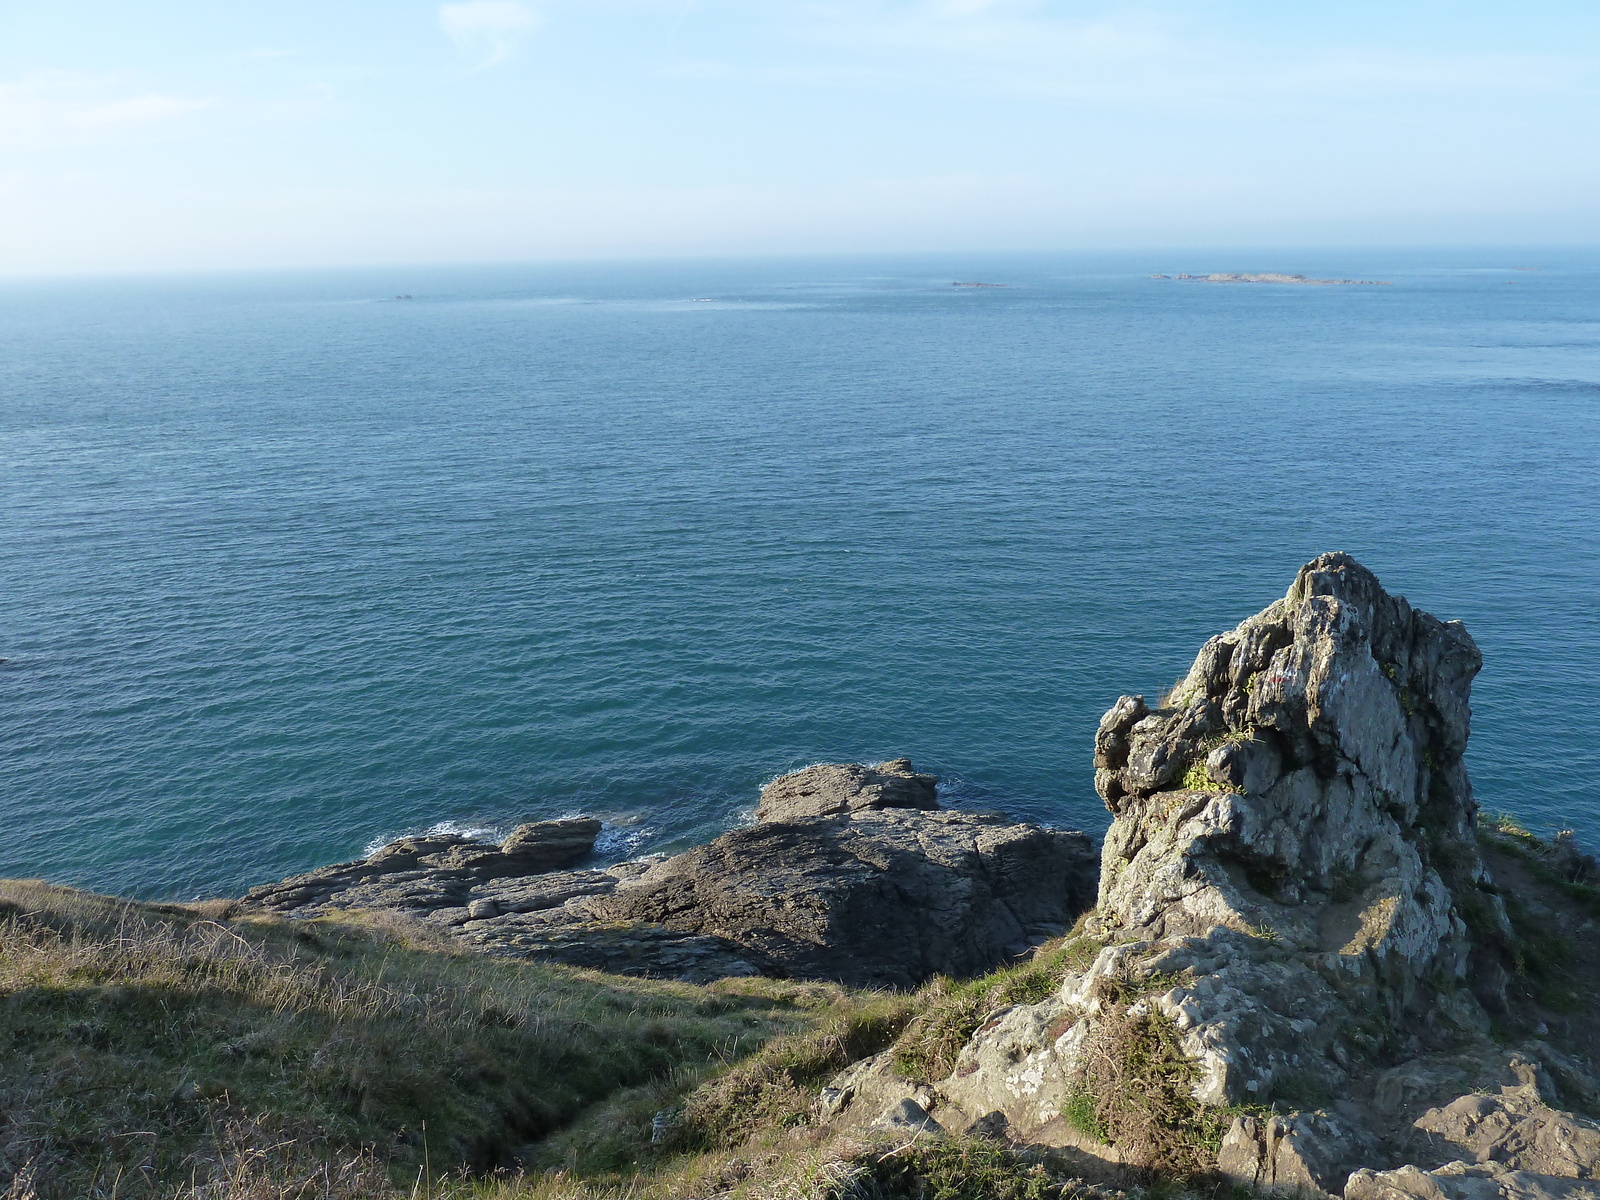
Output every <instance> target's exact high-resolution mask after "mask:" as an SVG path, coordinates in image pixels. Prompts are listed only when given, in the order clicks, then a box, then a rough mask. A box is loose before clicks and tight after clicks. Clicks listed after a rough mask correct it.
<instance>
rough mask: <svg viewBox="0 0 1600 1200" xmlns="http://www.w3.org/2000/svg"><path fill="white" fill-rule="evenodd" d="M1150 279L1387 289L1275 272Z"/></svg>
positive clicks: (1381, 282)
mask: <svg viewBox="0 0 1600 1200" xmlns="http://www.w3.org/2000/svg"><path fill="white" fill-rule="evenodd" d="M1150 278H1151V279H1168V278H1171V279H1184V280H1188V281H1189V282H1191V283H1302V284H1309V285H1311V286H1313V287H1345V286H1348V287H1388V286H1389V281H1388V280H1387V279H1308V278H1307V277H1306V276H1304V275H1284V274H1281V273H1279V272H1277V271H1259V272H1242V271H1220V272H1216V273H1214V274H1211V275H1172V276H1167V275H1152V276H1150Z"/></svg>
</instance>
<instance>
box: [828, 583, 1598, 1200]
mask: <svg viewBox="0 0 1600 1200" xmlns="http://www.w3.org/2000/svg"><path fill="white" fill-rule="evenodd" d="M1480 663H1481V659H1480V656H1479V652H1478V649H1477V647H1476V645H1474V643H1473V640H1472V638H1471V637H1470V636H1469V635H1468V633H1467V631H1466V629H1465V628H1464V627H1463V626H1462V625H1461V623H1460V622H1457V621H1450V622H1445V621H1440V620H1438V619H1437V618H1435V617H1433V616H1430V615H1429V614H1427V613H1425V612H1421V611H1418V610H1415V609H1413V608H1412V607H1411V606H1410V605H1409V604H1408V603H1407V602H1406V601H1405V600H1404V599H1403V598H1401V597H1398V596H1392V595H1390V594H1389V593H1387V592H1385V591H1384V590H1383V588H1382V587H1381V586H1380V585H1379V582H1378V580H1377V578H1376V577H1375V576H1374V575H1373V574H1372V573H1371V572H1370V571H1368V570H1366V569H1365V568H1364V567H1362V566H1360V565H1359V564H1358V563H1356V562H1355V560H1353V559H1352V558H1350V556H1348V555H1346V554H1326V555H1323V556H1322V557H1320V558H1318V559H1316V560H1315V561H1313V562H1311V563H1309V564H1307V565H1306V566H1305V567H1304V568H1302V569H1301V571H1300V572H1299V574H1298V576H1297V577H1296V579H1295V581H1294V584H1293V586H1292V587H1291V588H1290V589H1289V592H1288V594H1287V595H1286V596H1285V597H1284V598H1283V599H1282V600H1280V601H1278V602H1276V603H1274V604H1272V605H1271V606H1269V607H1268V608H1267V609H1266V610H1264V611H1263V612H1261V613H1260V614H1258V615H1257V616H1254V617H1252V618H1250V619H1249V620H1247V621H1245V622H1243V623H1242V624H1241V625H1239V626H1238V627H1237V628H1236V629H1234V630H1232V631H1230V632H1228V633H1224V634H1222V635H1220V636H1218V637H1215V638H1212V639H1211V640H1210V641H1208V642H1207V643H1206V644H1205V645H1204V646H1203V647H1202V648H1201V650H1200V653H1199V654H1198V656H1197V657H1196V659H1195V661H1194V665H1193V666H1192V667H1191V669H1190V670H1189V672H1188V674H1187V675H1186V676H1185V677H1184V678H1183V679H1182V680H1181V681H1179V683H1178V684H1177V685H1176V686H1175V687H1174V688H1173V690H1172V692H1171V693H1170V694H1169V695H1168V696H1166V697H1165V698H1164V699H1163V701H1162V702H1161V703H1159V704H1157V705H1156V706H1155V707H1153V708H1152V707H1151V706H1150V705H1148V704H1147V702H1146V701H1145V700H1144V698H1143V697H1140V696H1123V697H1122V698H1120V699H1119V700H1118V701H1117V702H1116V703H1115V704H1114V705H1112V707H1111V708H1110V710H1109V711H1108V712H1107V713H1106V714H1105V717H1104V718H1103V719H1102V720H1101V722H1100V727H1099V731H1098V733H1097V735H1096V739H1095V767H1096V785H1097V787H1098V789H1099V791H1100V794H1101V796H1102V797H1104V799H1105V801H1106V805H1107V807H1108V808H1109V809H1110V810H1111V812H1112V813H1113V816H1114V820H1113V822H1112V825H1111V829H1110V831H1109V833H1108V834H1107V835H1106V839H1105V843H1104V846H1103V850H1102V858H1101V872H1100V884H1099V904H1098V908H1097V910H1096V911H1095V913H1094V915H1093V916H1092V917H1090V918H1089V919H1088V920H1087V921H1086V922H1085V924H1084V926H1083V929H1082V932H1081V934H1080V935H1079V936H1078V937H1077V938H1076V939H1075V940H1074V941H1073V942H1069V943H1068V945H1067V947H1066V953H1067V957H1066V959H1065V961H1066V962H1067V963H1069V964H1073V965H1069V966H1067V967H1064V968H1063V971H1064V976H1065V977H1064V979H1063V982H1062V983H1061V985H1060V988H1059V990H1057V991H1056V992H1055V994H1054V995H1052V996H1051V997H1049V998H1048V999H1045V1000H1043V1001H1042V1002H1040V1003H1032V1004H1019V1005H1016V1006H1014V1007H1010V1008H1006V1009H1003V1010H1001V1011H1000V1012H998V1013H996V1014H995V1015H993V1016H992V1017H990V1018H989V1019H988V1020H987V1021H986V1022H985V1023H984V1024H983V1025H982V1026H981V1027H980V1028H979V1029H978V1030H977V1032H976V1033H975V1034H973V1035H972V1036H971V1038H970V1040H968V1041H967V1043H966V1044H965V1046H964V1047H962V1048H961V1049H960V1051H959V1053H958V1054H956V1055H955V1057H954V1058H953V1059H951V1060H949V1061H952V1062H953V1064H954V1069H953V1070H952V1071H951V1072H950V1074H949V1075H948V1077H946V1078H944V1079H942V1080H913V1079H908V1078H903V1077H901V1076H899V1075H898V1069H897V1068H896V1067H895V1065H894V1063H895V1061H896V1060H893V1059H892V1058H890V1057H886V1056H879V1058H878V1059H874V1060H865V1061H864V1062H862V1063H860V1064H857V1065H856V1066H854V1067H852V1068H851V1069H850V1071H848V1072H846V1073H845V1074H844V1075H841V1076H840V1077H839V1078H838V1079H836V1080H835V1081H834V1082H833V1084H832V1085H830V1090H829V1091H828V1092H825V1093H824V1094H825V1096H828V1097H829V1098H830V1103H832V1105H833V1106H834V1108H835V1109H836V1110H837V1112H838V1114H839V1115H837V1116H835V1117H833V1118H832V1119H833V1120H836V1121H846V1122H848V1121H852V1120H853V1121H855V1122H856V1123H858V1124H860V1123H864V1122H866V1121H870V1120H871V1119H872V1118H873V1117H874V1116H875V1115H876V1112H877V1111H878V1110H880V1109H882V1108H883V1106H884V1105H886V1104H892V1103H893V1102H895V1100H896V1099H897V1098H898V1097H899V1096H901V1095H911V1096H914V1097H916V1098H917V1101H918V1103H919V1104H921V1105H923V1107H924V1108H926V1109H928V1111H930V1112H931V1113H932V1114H933V1115H934V1117H935V1118H936V1119H937V1120H938V1121H939V1122H941V1123H942V1124H943V1125H944V1126H945V1127H946V1128H960V1127H966V1126H967V1125H968V1124H969V1123H971V1122H975V1121H978V1120H993V1121H995V1122H996V1123H999V1124H1003V1125H1004V1126H1005V1127H1006V1128H1007V1129H1008V1130H1010V1131H1011V1135H1012V1136H1015V1137H1017V1138H1020V1139H1022V1140H1026V1141H1035V1142H1046V1143H1051V1144H1056V1145H1061V1144H1068V1145H1073V1146H1076V1147H1078V1148H1079V1149H1080V1150H1083V1151H1085V1152H1087V1153H1090V1154H1094V1155H1096V1156H1098V1157H1100V1158H1103V1159H1106V1160H1109V1161H1110V1162H1113V1163H1123V1164H1134V1165H1143V1166H1154V1167H1161V1168H1166V1169H1171V1170H1176V1171H1179V1172H1202V1173H1204V1172H1220V1173H1221V1174H1223V1175H1225V1176H1228V1177H1231V1178H1232V1179H1235V1180H1237V1181H1238V1182H1241V1183H1244V1184H1247V1185H1249V1186H1251V1187H1255V1188H1260V1189H1263V1190H1268V1191H1284V1192H1290V1191H1304V1192H1307V1193H1313V1192H1314V1193H1324V1194H1326V1193H1330V1192H1331V1193H1338V1192H1341V1191H1345V1194H1346V1196H1347V1197H1349V1200H1399V1198H1401V1197H1417V1198H1418V1200H1422V1198H1423V1197H1426V1198H1427V1200H1444V1198H1446V1197H1448V1198H1449V1200H1467V1198H1468V1197H1472V1198H1473V1200H1497V1198H1498V1200H1520V1198H1521V1197H1527V1198H1528V1200H1533V1198H1534V1197H1553V1196H1562V1195H1566V1194H1568V1193H1573V1194H1576V1193H1574V1192H1573V1188H1572V1186H1571V1185H1570V1183H1569V1182H1567V1181H1570V1180H1573V1179H1593V1178H1595V1177H1596V1175H1597V1174H1600V1125H1596V1124H1595V1123H1594V1122H1591V1121H1587V1120H1585V1119H1583V1118H1581V1117H1575V1116H1572V1115H1570V1114H1567V1113H1563V1112H1560V1111H1558V1110H1557V1108H1556V1107H1555V1106H1556V1105H1558V1104H1560V1103H1562V1102H1566V1103H1568V1104H1572V1105H1588V1106H1593V1105H1595V1104H1597V1103H1600V1085H1597V1083H1596V1079H1595V1074H1594V1070H1593V1066H1592V1064H1591V1063H1588V1062H1586V1061H1584V1060H1582V1059H1581V1058H1580V1057H1579V1056H1578V1053H1581V1054H1588V1053H1589V1051H1590V1048H1591V1047H1592V1046H1593V1035H1592V1026H1589V1025H1582V1026H1581V1027H1574V1028H1573V1029H1572V1032H1571V1035H1570V1036H1569V1037H1568V1041H1567V1046H1568V1048H1567V1049H1565V1050H1563V1049H1561V1048H1559V1047H1557V1046H1556V1045H1554V1044H1552V1042H1551V1041H1547V1040H1542V1039H1543V1038H1545V1037H1546V1036H1547V1035H1549V1036H1553V1035H1551V1032H1550V1030H1549V1029H1548V1028H1547V1026H1546V1025H1545V1024H1544V1023H1543V1021H1542V1020H1541V1021H1540V1022H1539V1023H1538V1024H1537V1025H1534V1024H1533V1022H1532V1020H1531V1019H1528V1018H1527V1017H1526V1014H1525V1013H1519V1012H1518V1011H1516V1008H1517V1006H1514V1005H1512V1004H1510V1003H1508V995H1509V994H1510V992H1511V991H1512V990H1513V987H1514V986H1515V987H1516V988H1521V987H1523V986H1524V985H1523V983H1522V978H1523V977H1522V976H1519V975H1517V974H1516V969H1517V964H1518V963H1519V962H1520V961H1521V956H1522V954H1523V951H1521V950H1520V949H1518V947H1517V942H1516V934H1515V932H1514V930H1513V927H1512V926H1511V924H1510V923H1509V921H1508V917H1507V911H1506V908H1505V906H1504V904H1503V903H1502V899H1501V895H1500V893H1499V888H1498V887H1497V885H1496V884H1495V882H1494V880H1493V879H1491V877H1490V875H1489V872H1488V870H1487V869H1486V866H1485V862H1484V859H1483V858H1482V856H1481V853H1480V847H1479V841H1478V838H1477V830H1476V823H1477V822H1476V805H1475V803H1474V801H1473V797H1472V789H1471V785H1470V783H1469V781H1468V778H1467V772H1466V768H1465V765H1464V762H1463V754H1464V752H1465V750H1466V747H1467V738H1468V727H1469V715H1470V714H1469V704H1468V701H1469V692H1470V688H1471V683H1472V679H1473V677H1474V676H1475V675H1476V674H1477V672H1478V669H1479V666H1480ZM1485 844H1486V845H1493V844H1494V840H1493V838H1492V837H1490V838H1489V840H1488V841H1486V842H1485ZM1531 844H1532V843H1530V845H1531ZM1519 853H1522V851H1520V850H1519ZM1533 853H1534V852H1533V851H1532V850H1529V851H1528V852H1527V854H1529V855H1532V854H1533ZM1538 854H1539V855H1540V856H1541V857H1540V859H1539V864H1538V866H1537V867H1536V868H1535V867H1528V868H1522V867H1516V868H1514V869H1515V870H1518V871H1523V872H1524V875H1525V876H1526V877H1527V878H1529V879H1534V878H1538V879H1549V880H1552V881H1553V883H1552V884H1551V885H1550V889H1551V894H1553V895H1556V896H1564V895H1566V893H1565V892H1562V891H1560V889H1561V888H1568V889H1570V888H1572V887H1574V886H1579V885H1575V884H1573V883H1570V882H1567V881H1569V880H1577V879H1583V878H1589V877H1591V876H1592V874H1593V872H1594V863H1593V860H1591V859H1588V858H1587V857H1586V856H1583V855H1581V854H1579V853H1578V852H1577V851H1576V850H1575V849H1574V848H1573V847H1571V845H1570V844H1563V843H1562V842H1561V841H1560V840H1559V839H1558V842H1557V844H1556V845H1554V846H1553V847H1545V848H1543V849H1540V850H1539V851H1538ZM1507 869H1508V871H1510V870H1512V869H1513V868H1511V867H1508V868H1507ZM1529 871H1543V872H1544V874H1543V875H1537V874H1535V875H1526V872H1529ZM1584 895H1585V896H1586V897H1587V896H1589V895H1590V893H1588V892H1586V893H1584ZM1596 898H1600V894H1597V896H1596ZM1585 902H1588V901H1585ZM1530 903H1532V901H1531V900H1530ZM1569 903H1571V902H1569ZM1547 911H1548V916H1547V917H1546V918H1545V920H1544V922H1543V923H1544V924H1546V925H1548V926H1550V927H1551V928H1552V929H1554V928H1557V927H1559V928H1562V929H1567V928H1582V929H1585V930H1588V931H1590V933H1593V932H1594V930H1593V922H1592V920H1590V919H1589V917H1588V916H1586V915H1585V914H1584V913H1583V912H1581V911H1580V912H1577V913H1575V914H1568V915H1566V916H1563V915H1562V914H1561V912H1560V910H1557V909H1550V910H1547ZM1554 936H1557V937H1559V936H1560V935H1554ZM1561 1002H1562V1003H1566V1004H1572V1003H1578V1002H1580V1001H1578V1000H1577V998H1576V997H1569V998H1568V999H1565V1000H1562V1001H1561ZM1581 1002H1583V1003H1587V1001H1581ZM1525 1020H1526V1023H1523V1022H1524V1021H1525ZM1518 1028H1521V1029H1524V1030H1526V1031H1528V1032H1529V1033H1532V1034H1534V1035H1536V1036H1533V1037H1531V1038H1530V1039H1529V1040H1527V1041H1525V1042H1523V1043H1522V1044H1520V1045H1514V1044H1509V1043H1508V1041H1507V1040H1505V1039H1507V1037H1508V1034H1509V1033H1510V1031H1512V1030H1514V1029H1518ZM1491 1029H1495V1030H1496V1031H1497V1032H1498V1033H1499V1035H1500V1037H1501V1038H1502V1039H1503V1040H1502V1041H1499V1042H1497V1041H1496V1040H1494V1039H1493V1038H1491V1037H1490V1036H1489V1035H1490V1032H1491ZM1575 1051H1577V1052H1578V1053H1575ZM1476 1093H1481V1094H1476ZM852 1094H856V1095H859V1096H860V1097H863V1098H864V1099H862V1100H860V1101H857V1102H855V1103H857V1104H865V1105H866V1107H867V1108H868V1109H871V1110H872V1111H870V1112H869V1111H862V1112H860V1113H855V1114H854V1115H852V1110H851V1103H852V1102H851V1101H850V1100H849V1096H850V1095H852ZM930 1106H931V1107H930ZM1407 1164H1411V1165H1407ZM1416 1164H1421V1165H1420V1166H1418V1165H1416ZM1352 1172H1354V1174H1352ZM1558 1176H1559V1177H1560V1178H1557V1177H1558ZM1347 1179H1348V1181H1349V1190H1348V1191H1346V1182H1347Z"/></svg>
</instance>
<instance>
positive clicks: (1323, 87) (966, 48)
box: [0, 0, 1600, 274]
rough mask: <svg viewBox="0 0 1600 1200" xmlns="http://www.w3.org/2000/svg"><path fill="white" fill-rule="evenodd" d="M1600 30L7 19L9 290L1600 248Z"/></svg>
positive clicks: (1105, 20)
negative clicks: (450, 266) (290, 272)
mask: <svg viewBox="0 0 1600 1200" xmlns="http://www.w3.org/2000/svg"><path fill="white" fill-rule="evenodd" d="M1597 131H1600V4H1596V3H1594V0H1582V2H1570V3H1543V2H1541V0H1520V2H1519V3H1515V4H1513V3H1510V2H1509V0H1501V2H1498V3H1471V2H1465V0H1390V2H1389V3H1367V2H1365V0H1350V2H1344V3H1324V4H1292V3H1284V2H1283V0H1275V2H1271V3H1267V2H1261V3H1245V2H1231V3H1230V2H1222V0H1218V2H1207V0H1190V2H1187V3H1182V2H1163V0H1152V2H1148V3H1119V2H1100V3H1087V2H1085V3H1065V2H1061V3H1056V2H1050V0H855V2H853V3H841V2H833V0H461V2H458V3H446V4H440V3H437V2H434V3H423V2H420V0H314V2H313V0H270V2H269V3H261V2H260V0H255V2H246V0H140V2H138V3H133V2H132V0H101V2H98V3H83V2H79V0H26V2H23V0H0V273H6V274H36V273H58V272H83V271H90V272H93V271H121V270H149V269H157V270H162V269H178V270H183V269H195V268H220V267H253V266H302V265H343V264H363V263H389V262H485V261H489V262H492V261H517V260H526V259H539V258H586V257H631V256H653V255H698V254H742V253H818V252H821V253H827V252H858V251H901V250H906V251H921V250H980V251H981V250H1001V249H1005V250H1013V249H1015V250H1027V249H1076V248H1086V249H1088V248H1122V247H1138V246H1152V247H1154V246H1174V245H1190V246H1200V245H1217V246H1247V245H1296V244H1300V245H1313V244H1320V245H1338V244H1357V243H1359V244H1470V243H1545V244H1552V243H1594V242H1597V241H1600V133H1597Z"/></svg>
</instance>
